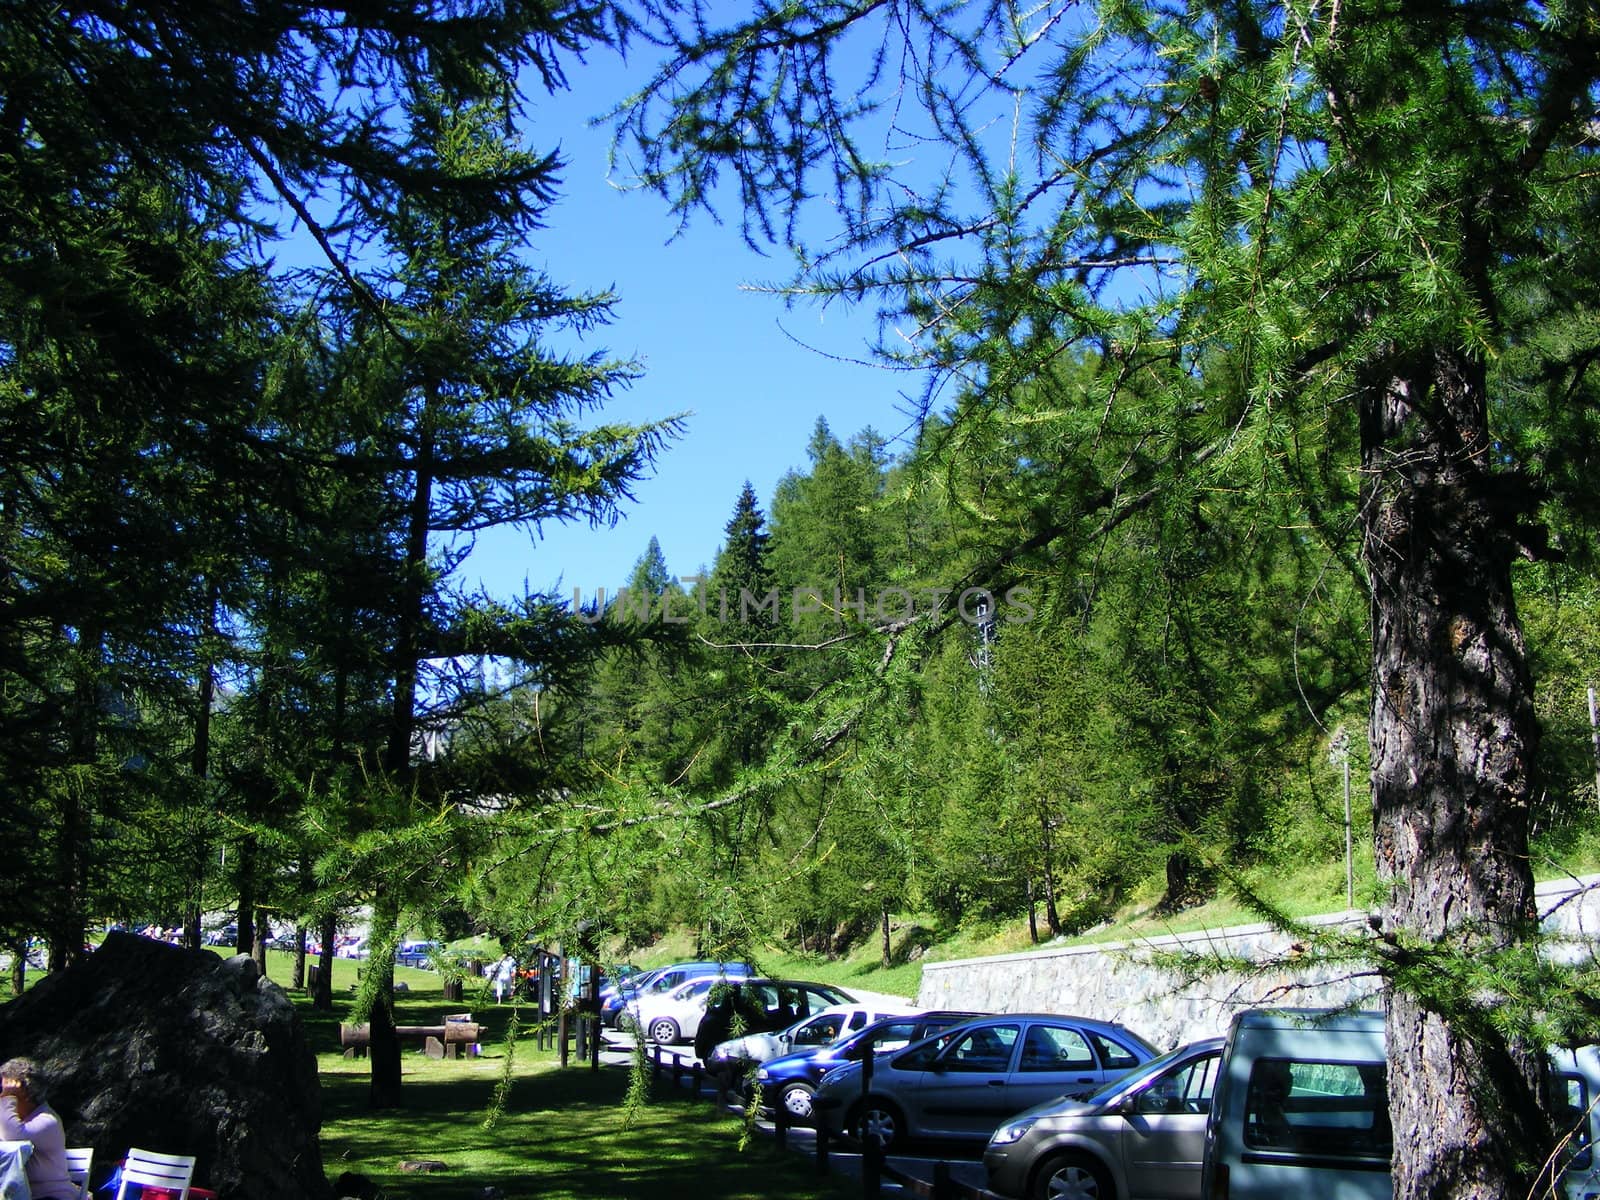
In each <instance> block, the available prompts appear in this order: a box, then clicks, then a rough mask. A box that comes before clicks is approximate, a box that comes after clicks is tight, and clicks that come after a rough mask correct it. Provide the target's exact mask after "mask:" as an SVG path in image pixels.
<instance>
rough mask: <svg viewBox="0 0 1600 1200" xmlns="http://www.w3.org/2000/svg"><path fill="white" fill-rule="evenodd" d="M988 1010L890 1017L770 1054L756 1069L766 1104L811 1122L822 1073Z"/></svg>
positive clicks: (790, 1117)
mask: <svg viewBox="0 0 1600 1200" xmlns="http://www.w3.org/2000/svg"><path fill="white" fill-rule="evenodd" d="M983 1015H985V1014H983V1013H975V1012H925V1013H913V1014H911V1015H909V1016H904V1017H886V1018H885V1019H883V1020H881V1021H876V1022H874V1023H873V1024H871V1025H868V1026H867V1027H866V1028H865V1029H860V1030H857V1031H856V1032H855V1033H852V1034H848V1035H846V1036H845V1037H842V1038H840V1039H839V1040H838V1041H836V1042H830V1043H829V1044H828V1045H826V1046H812V1047H808V1048H807V1049H805V1050H796V1051H795V1052H794V1053H792V1054H784V1055H780V1056H779V1057H777V1058H769V1059H768V1060H767V1061H766V1062H764V1063H762V1064H761V1067H760V1069H759V1070H757V1071H756V1083H757V1084H758V1085H759V1086H760V1088H761V1101H762V1106H763V1107H765V1108H769V1109H776V1108H779V1107H781V1108H782V1109H783V1110H784V1112H785V1113H786V1114H787V1115H788V1120H789V1123H790V1124H792V1125H806V1124H809V1123H810V1121H811V1096H812V1093H813V1092H815V1091H816V1090H817V1084H818V1083H820V1082H822V1077H823V1076H824V1075H826V1074H827V1073H828V1072H829V1071H831V1070H833V1069H834V1068H835V1067H837V1066H841V1065H842V1064H844V1063H847V1062H859V1061H860V1060H861V1059H862V1058H863V1057H865V1056H866V1054H867V1053H868V1052H869V1049H870V1052H871V1053H872V1054H874V1055H876V1054H880V1053H882V1052H884V1051H886V1050H899V1049H900V1048H901V1047H903V1046H909V1045H910V1044H911V1043H912V1042H919V1041H921V1040H922V1039H923V1038H925V1037H932V1036H933V1035H934V1034H936V1033H938V1032H939V1031H940V1030H941V1029H949V1028H952V1027H954V1026H956V1025H960V1024H962V1023H963V1022H965V1021H971V1020H973V1019H975V1018H977V1017H981V1016H983Z"/></svg>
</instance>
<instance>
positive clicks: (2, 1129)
mask: <svg viewBox="0 0 1600 1200" xmlns="http://www.w3.org/2000/svg"><path fill="white" fill-rule="evenodd" d="M0 1139H3V1140H5V1141H10V1142H32V1143H33V1154H32V1155H30V1156H29V1158H28V1190H29V1191H30V1192H31V1193H32V1194H33V1200H77V1197H78V1185H77V1184H75V1183H73V1182H72V1180H71V1179H69V1178H68V1177H67V1135H66V1131H65V1130H64V1129H63V1128H62V1127H61V1118H60V1117H58V1116H56V1112H55V1109H53V1108H51V1107H50V1105H49V1104H48V1103H47V1102H46V1087H45V1081H44V1078H43V1076H42V1075H41V1074H40V1072H39V1068H38V1067H37V1066H36V1065H35V1064H34V1061H33V1060H32V1059H31V1058H13V1059H11V1060H10V1061H9V1062H7V1063H4V1064H0Z"/></svg>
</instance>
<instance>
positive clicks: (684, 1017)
mask: <svg viewBox="0 0 1600 1200" xmlns="http://www.w3.org/2000/svg"><path fill="white" fill-rule="evenodd" d="M718 979H719V977H718V976H715V975H702V976H701V977H700V978H699V979H688V980H685V981H684V982H683V983H680V984H679V985H678V986H677V987H675V988H673V989H672V990H671V991H668V992H645V993H641V994H640V995H639V997H638V998H637V999H636V1000H635V1001H634V1002H633V1003H632V1004H630V1005H629V1006H628V1013H629V1024H631V1025H632V1026H633V1028H635V1029H637V1030H639V1031H640V1032H641V1033H642V1034H643V1035H644V1037H645V1038H647V1039H648V1040H649V1041H652V1042H661V1043H663V1044H671V1043H672V1042H685V1041H689V1040H691V1039H692V1038H693V1037H694V1035H695V1031H696V1030H697V1029H699V1028H700V1018H701V1017H703V1016H705V1015H706V997H707V996H708V995H710V993H711V988H712V986H713V985H714V984H715V983H717V981H718Z"/></svg>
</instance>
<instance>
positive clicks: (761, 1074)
mask: <svg viewBox="0 0 1600 1200" xmlns="http://www.w3.org/2000/svg"><path fill="white" fill-rule="evenodd" d="M756 1078H757V1079H759V1080H760V1081H761V1082H762V1083H766V1082H767V1081H768V1080H769V1079H771V1078H772V1072H771V1071H769V1070H767V1069H766V1068H765V1067H762V1068H761V1069H760V1070H759V1071H757V1072H756Z"/></svg>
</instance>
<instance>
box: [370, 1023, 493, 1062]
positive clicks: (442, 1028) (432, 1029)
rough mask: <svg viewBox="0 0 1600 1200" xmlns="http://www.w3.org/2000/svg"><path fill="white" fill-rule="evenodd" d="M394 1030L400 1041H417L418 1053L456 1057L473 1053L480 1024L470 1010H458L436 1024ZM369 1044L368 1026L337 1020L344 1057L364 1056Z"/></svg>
mask: <svg viewBox="0 0 1600 1200" xmlns="http://www.w3.org/2000/svg"><path fill="white" fill-rule="evenodd" d="M394 1032H395V1036H396V1037H398V1038H400V1040H401V1041H421V1043H422V1052H423V1053H424V1054H426V1055H427V1056H428V1057H429V1058H459V1057H461V1056H462V1054H469V1055H470V1054H472V1053H473V1052H474V1051H473V1049H472V1048H473V1047H474V1046H476V1045H477V1044H478V1042H479V1040H480V1039H481V1035H482V1033H483V1026H482V1025H479V1024H478V1023H477V1022H476V1021H474V1020H472V1014H471V1013H460V1014H456V1015H452V1016H447V1017H445V1019H444V1022H443V1023H442V1024H439V1025H396V1026H395V1027H394ZM371 1044H372V1027H371V1026H370V1025H367V1024H364V1023H363V1024H361V1025H350V1024H347V1023H345V1022H342V1021H341V1022H340V1024H339V1045H340V1046H341V1047H343V1049H344V1056H345V1057H346V1058H365V1057H366V1056H367V1048H368V1047H369V1046H370V1045H371Z"/></svg>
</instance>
